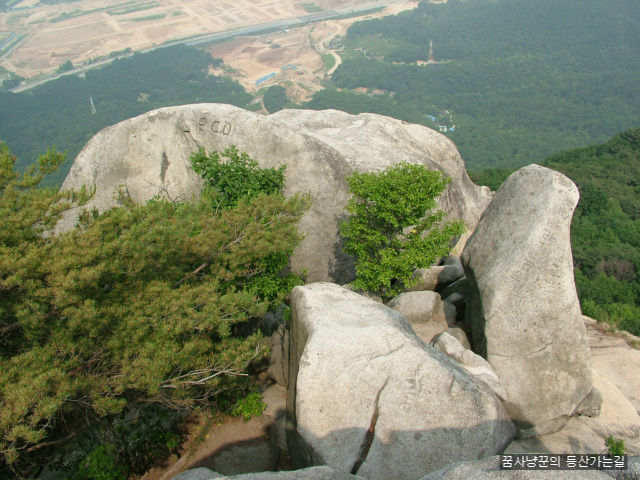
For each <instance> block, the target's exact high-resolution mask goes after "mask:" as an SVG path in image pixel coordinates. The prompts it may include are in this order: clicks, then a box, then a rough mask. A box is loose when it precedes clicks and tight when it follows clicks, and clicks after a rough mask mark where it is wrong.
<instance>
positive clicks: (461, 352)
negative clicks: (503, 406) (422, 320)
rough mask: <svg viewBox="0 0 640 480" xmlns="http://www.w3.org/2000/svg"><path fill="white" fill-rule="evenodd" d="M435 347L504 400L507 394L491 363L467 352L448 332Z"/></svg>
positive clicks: (439, 339) (434, 343)
mask: <svg viewBox="0 0 640 480" xmlns="http://www.w3.org/2000/svg"><path fill="white" fill-rule="evenodd" d="M433 346H434V347H435V348H436V349H437V350H439V351H441V352H442V353H444V354H445V355H447V356H448V357H449V358H451V359H452V360H454V361H455V362H456V363H457V364H458V365H460V366H461V367H462V368H464V369H465V370H466V371H467V372H469V373H470V374H471V375H473V376H474V377H475V378H477V379H478V380H480V381H481V382H482V383H484V384H485V385H486V386H487V387H489V388H490V389H491V390H492V391H493V393H495V394H496V395H497V396H498V398H500V399H504V398H505V392H504V389H503V388H502V385H500V380H498V376H497V375H496V372H494V371H493V368H491V365H489V362H487V361H486V360H485V359H484V358H482V357H481V356H480V355H476V354H475V353H473V352H472V351H471V350H467V349H466V348H465V347H464V346H463V345H462V344H461V343H460V342H459V341H458V340H457V339H456V338H454V337H453V336H452V335H450V334H449V333H447V332H442V333H441V334H440V335H438V336H437V337H436V338H435V339H434V341H433Z"/></svg>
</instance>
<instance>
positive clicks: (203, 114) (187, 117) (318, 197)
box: [59, 104, 490, 283]
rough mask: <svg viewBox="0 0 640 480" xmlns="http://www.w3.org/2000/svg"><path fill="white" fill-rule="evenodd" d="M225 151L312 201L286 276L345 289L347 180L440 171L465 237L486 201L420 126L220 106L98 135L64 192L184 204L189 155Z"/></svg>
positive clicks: (446, 146)
mask: <svg viewBox="0 0 640 480" xmlns="http://www.w3.org/2000/svg"><path fill="white" fill-rule="evenodd" d="M231 145H236V146H237V147H238V148H239V149H240V150H241V151H243V152H247V153H248V154H249V155H251V157H253V158H254V159H255V160H256V161H258V162H259V163H260V165H261V166H262V167H277V166H279V165H281V164H286V165H287V169H286V171H285V175H286V187H285V194H286V195H292V194H294V193H295V192H310V193H311V200H312V202H313V203H312V206H311V209H310V210H309V211H308V212H307V213H306V214H305V216H304V217H303V218H302V220H301V222H300V229H301V231H303V232H305V233H306V234H307V237H306V238H305V240H304V241H303V243H302V244H301V245H300V246H299V247H298V248H297V249H296V251H295V254H294V257H293V259H292V267H293V269H294V270H297V271H300V270H302V269H307V271H308V277H307V278H308V280H309V281H318V280H332V281H335V282H339V283H347V282H348V281H350V280H351V279H352V277H353V262H352V261H351V259H350V258H348V257H346V256H345V255H344V254H343V253H342V250H341V238H340V237H339V235H338V222H339V221H340V220H341V219H343V218H345V211H344V206H345V205H346V202H347V200H348V198H349V190H348V185H347V182H346V180H345V177H346V176H347V175H349V174H350V173H352V172H354V171H358V172H365V171H366V172H369V171H381V170H383V169H385V168H386V167H388V166H390V165H392V164H395V163H398V162H400V161H407V162H409V163H419V164H424V165H426V166H427V167H428V168H430V169H434V170H439V171H442V172H444V173H445V174H446V175H447V176H449V177H450V178H451V179H452V181H451V183H450V185H449V187H448V188H447V190H446V192H445V193H444V194H443V196H442V198H441V201H440V205H441V206H442V208H443V209H444V210H445V211H446V212H448V213H449V214H450V215H451V216H452V217H455V218H461V219H463V220H464V221H465V222H466V224H467V226H468V228H469V229H472V228H473V227H474V226H475V225H476V223H477V222H478V219H479V218H480V215H481V214H482V211H483V210H484V208H485V207H486V205H487V204H488V203H489V200H490V194H489V190H488V189H487V188H486V187H482V188H480V187H477V186H476V185H474V184H473V183H472V182H471V181H470V180H469V177H468V176H467V173H466V171H465V169H464V162H463V161H462V159H461V158H460V155H459V154H458V152H457V150H456V148H455V146H454V145H453V143H452V142H451V141H449V140H448V139H447V138H446V137H444V136H443V135H441V134H439V133H436V132H434V131H433V130H430V129H428V128H426V127H422V126H420V125H410V124H403V123H402V122H401V121H399V120H395V119H392V118H388V117H383V116H380V115H374V114H361V115H357V116H355V115H349V114H346V113H343V112H339V111H335V110H327V111H320V112H318V111H305V110H285V111H281V112H278V113H277V114H274V115H270V116H263V115H258V114H255V113H251V112H248V111H246V110H243V109H240V108H237V107H233V106H230V105H221V104H198V105H183V106H179V107H168V108H162V109H159V110H154V111H152V112H149V113H147V114H144V115H141V116H139V117H136V118H132V119H129V120H126V121H124V122H121V123H119V124H117V125H114V126H112V127H108V128H105V129H104V130H102V131H101V132H99V133H98V134H97V135H96V136H95V137H94V138H93V139H92V140H91V141H90V142H89V143H88V144H87V146H86V147H85V148H84V149H83V150H82V152H81V153H80V154H79V155H78V157H77V158H76V160H75V162H74V164H73V166H72V168H71V171H70V172H69V175H68V176H67V179H66V180H65V182H64V184H63V188H65V189H69V188H80V187H81V186H82V185H89V186H90V185H96V186H97V192H96V195H95V197H94V198H93V199H92V200H91V202H89V204H88V207H93V206H95V207H97V208H98V209H99V210H101V211H104V210H106V209H108V208H110V207H112V206H114V205H115V204H116V203H115V200H114V198H113V194H114V190H116V189H118V188H119V187H120V186H123V187H122V188H123V190H124V192H125V194H128V195H129V196H130V197H131V198H132V199H133V200H134V201H136V202H144V201H146V200H148V199H149V198H151V197H153V196H154V195H156V194H167V193H168V194H169V195H170V196H171V198H173V199H174V200H188V199H190V198H192V197H194V196H197V195H198V194H199V192H200V190H201V188H202V181H201V179H200V178H199V177H198V175H196V174H195V173H194V172H193V171H192V170H191V168H190V162H189V157H190V155H191V154H192V152H194V151H197V150H198V148H199V147H204V148H205V149H206V150H207V151H212V150H223V149H225V148H227V147H230V146H231ZM74 215H77V212H72V213H71V214H70V215H69V216H67V217H66V218H65V219H64V221H63V222H62V223H61V224H60V227H59V231H60V230H64V229H69V228H72V227H73V225H74V224H75V216H74Z"/></svg>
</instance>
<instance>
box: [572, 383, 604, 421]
mask: <svg viewBox="0 0 640 480" xmlns="http://www.w3.org/2000/svg"><path fill="white" fill-rule="evenodd" d="M601 411H602V393H600V391H599V390H598V389H597V388H595V387H594V388H592V389H591V391H590V392H589V394H588V395H587V396H586V397H584V399H583V400H582V401H581V402H580V404H579V405H578V406H577V407H576V410H575V411H574V412H573V414H574V415H585V416H587V417H597V416H598V415H600V412H601Z"/></svg>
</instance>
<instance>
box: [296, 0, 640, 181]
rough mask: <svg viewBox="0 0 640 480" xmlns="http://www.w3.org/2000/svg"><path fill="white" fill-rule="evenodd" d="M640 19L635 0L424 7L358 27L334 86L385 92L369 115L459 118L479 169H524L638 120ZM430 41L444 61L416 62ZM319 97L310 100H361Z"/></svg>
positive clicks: (318, 103)
mask: <svg viewBox="0 0 640 480" xmlns="http://www.w3.org/2000/svg"><path fill="white" fill-rule="evenodd" d="M639 22H640V3H638V2H634V1H630V0H612V1H608V2H603V1H601V0H540V1H536V2H531V1H528V0H509V1H505V0H476V1H474V2H462V1H460V0H451V1H449V2H447V3H446V4H428V3H424V2H423V3H421V4H420V5H419V7H418V8H417V9H415V10H413V11H409V12H404V13H401V14H399V15H397V16H388V17H384V18H382V19H376V20H367V21H362V22H357V23H355V24H354V25H353V26H351V28H350V29H349V31H348V33H347V35H346V38H345V39H344V44H345V51H344V52H343V56H344V57H345V59H346V61H345V62H344V63H343V64H342V65H341V66H340V67H339V68H338V69H337V70H336V72H335V73H334V75H333V77H332V81H333V84H334V85H335V87H338V88H341V89H353V88H356V87H367V88H368V89H370V90H373V89H379V90H382V91H384V92H386V93H387V94H386V95H379V96H377V97H375V98H373V99H372V100H369V101H366V102H368V103H370V104H372V105H374V104H375V105H376V106H370V107H365V108H366V109H367V110H368V111H376V112H378V113H386V114H389V115H392V116H396V117H400V118H403V119H405V120H409V121H417V122H419V123H423V124H425V125H428V126H431V127H432V128H437V125H445V126H447V127H450V126H453V125H455V127H456V128H455V131H453V132H448V133H447V135H448V136H449V137H450V138H451V139H452V140H453V141H454V142H455V143H456V145H457V146H458V148H459V149H460V152H461V154H462V156H463V158H464V159H465V161H466V162H467V166H469V167H471V168H473V169H483V168H486V167H515V166H523V165H526V164H529V163H533V162H541V161H543V160H544V158H545V157H547V156H548V155H551V154H554V153H556V152H559V151H561V150H565V149H568V148H575V147H579V146H584V145H589V144H594V143H598V142H603V141H605V140H606V139H607V138H610V137H611V136H612V135H614V134H615V133H616V132H619V131H621V130H623V129H625V128H628V127H630V126H633V125H636V124H638V123H640V91H639V90H638V89H637V85H638V84H639V83H640V35H638V34H637V25H638V23H639ZM430 39H433V49H434V58H435V60H436V62H438V61H446V62H443V63H435V64H429V65H422V66H420V65H416V64H415V62H416V61H419V60H421V61H427V60H428V59H429V42H430ZM316 95H317V97H318V98H314V99H313V100H312V101H311V102H309V103H308V104H307V105H306V106H307V107H309V108H340V109H341V110H347V111H350V112H354V113H355V112H359V111H362V108H363V102H365V101H364V100H359V99H357V98H356V96H355V95H352V96H350V97H345V96H340V95H337V94H335V93H334V94H330V93H328V92H327V91H323V92H319V93H318V94H316ZM392 111H393V112H394V113H391V112H392ZM398 112H401V113H398ZM425 115H432V116H433V117H434V118H435V119H436V121H435V122H434V121H432V120H430V119H428V118H427V117H425ZM411 119H414V120H411Z"/></svg>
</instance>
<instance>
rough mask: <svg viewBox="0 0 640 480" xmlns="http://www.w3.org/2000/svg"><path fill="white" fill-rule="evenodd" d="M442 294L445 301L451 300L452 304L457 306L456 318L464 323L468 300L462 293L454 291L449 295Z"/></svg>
mask: <svg viewBox="0 0 640 480" xmlns="http://www.w3.org/2000/svg"><path fill="white" fill-rule="evenodd" d="M440 296H441V297H442V298H443V299H444V301H445V302H449V303H450V304H451V305H453V306H454V307H456V320H457V321H458V322H459V323H464V311H465V308H466V306H467V300H466V299H465V297H463V296H462V294H460V293H452V294H451V295H449V296H448V297H444V296H442V293H441V294H440Z"/></svg>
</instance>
